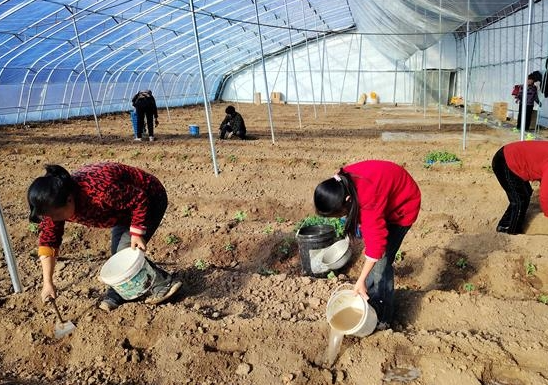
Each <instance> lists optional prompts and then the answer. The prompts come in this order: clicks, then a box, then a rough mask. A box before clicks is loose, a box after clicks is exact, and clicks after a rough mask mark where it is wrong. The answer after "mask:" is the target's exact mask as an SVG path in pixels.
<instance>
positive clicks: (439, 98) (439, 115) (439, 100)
mask: <svg viewBox="0 0 548 385" xmlns="http://www.w3.org/2000/svg"><path fill="white" fill-rule="evenodd" d="M438 14H439V25H440V40H439V41H438V50H439V57H438V63H439V64H438V130H441V38H442V35H441V0H440V9H439V11H438Z"/></svg>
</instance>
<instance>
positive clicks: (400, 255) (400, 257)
mask: <svg viewBox="0 0 548 385" xmlns="http://www.w3.org/2000/svg"><path fill="white" fill-rule="evenodd" d="M401 261H403V252H402V251H401V250H398V252H397V253H396V257H395V258H394V262H396V263H398V262H401Z"/></svg>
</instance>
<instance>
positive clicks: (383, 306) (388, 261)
mask: <svg viewBox="0 0 548 385" xmlns="http://www.w3.org/2000/svg"><path fill="white" fill-rule="evenodd" d="M410 228H411V226H399V225H395V224H391V223H388V224H387V229H388V236H387V238H386V240H387V243H386V251H385V252H384V254H383V256H382V257H381V259H379V261H378V262H377V263H375V265H374V266H373V269H372V270H371V272H370V273H369V275H368V276H367V279H366V282H365V284H366V285H367V294H368V295H369V304H370V305H371V306H372V307H373V308H374V309H375V311H376V313H377V318H378V320H379V322H386V323H388V324H390V323H391V322H392V318H393V317H394V267H393V266H392V265H393V263H394V259H395V258H396V254H397V252H398V250H399V249H400V246H401V244H402V242H403V238H404V237H405V234H407V232H408V231H409V229H410Z"/></svg>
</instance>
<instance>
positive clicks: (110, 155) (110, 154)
mask: <svg viewBox="0 0 548 385" xmlns="http://www.w3.org/2000/svg"><path fill="white" fill-rule="evenodd" d="M107 156H108V157H110V158H112V157H113V156H114V150H108V151H107Z"/></svg>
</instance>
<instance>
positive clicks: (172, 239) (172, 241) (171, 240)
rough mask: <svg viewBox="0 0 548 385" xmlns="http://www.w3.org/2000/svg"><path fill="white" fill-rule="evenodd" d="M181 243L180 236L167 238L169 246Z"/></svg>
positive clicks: (170, 235)
mask: <svg viewBox="0 0 548 385" xmlns="http://www.w3.org/2000/svg"><path fill="white" fill-rule="evenodd" d="M179 242H181V240H180V239H179V237H178V236H176V235H174V234H169V235H168V236H167V237H166V244H168V245H176V244H177V243H179Z"/></svg>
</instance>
